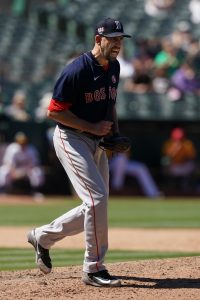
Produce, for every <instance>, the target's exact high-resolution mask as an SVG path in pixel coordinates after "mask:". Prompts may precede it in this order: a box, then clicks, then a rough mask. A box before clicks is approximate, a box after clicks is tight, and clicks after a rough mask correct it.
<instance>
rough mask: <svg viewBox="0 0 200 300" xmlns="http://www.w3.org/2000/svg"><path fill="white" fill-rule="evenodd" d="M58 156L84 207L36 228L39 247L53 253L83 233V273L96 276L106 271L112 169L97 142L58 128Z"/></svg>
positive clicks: (55, 143) (79, 207)
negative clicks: (57, 245)
mask: <svg viewBox="0 0 200 300" xmlns="http://www.w3.org/2000/svg"><path fill="white" fill-rule="evenodd" d="M53 141H54V147H55V151H56V155H57V157H58V158H59V160H60V162H61V164H62V165H63V167H64V169H65V171H66V173H67V175H68V177H69V179H70V181H71V183H72V185H73V187H74V189H75V191H76V193H77V195H78V196H79V198H80V199H81V200H82V204H81V205H80V206H78V207H75V208H73V209H72V210H70V211H68V212H66V213H65V214H63V215H62V216H60V217H58V218H57V219H55V220H54V221H52V222H51V223H50V224H47V225H44V226H41V227H38V228H36V239H37V241H38V243H39V244H40V245H41V246H42V247H44V248H46V249H50V248H51V247H52V246H53V245H54V244H55V243H56V242H57V241H59V240H61V239H63V238H65V237H67V236H71V235H75V234H78V233H80V232H83V231H84V234H85V247H86V249H85V256H84V263H83V271H84V272H87V273H94V272H97V271H101V270H104V269H105V266H104V265H103V262H104V257H105V254H106V252H107V249H108V222H107V204H108V195H109V169H108V159H107V156H106V153H105V151H103V150H102V149H100V148H99V147H98V140H94V139H91V138H89V137H87V136H85V135H84V134H82V133H78V132H75V131H71V130H68V129H65V130H63V129H60V128H59V127H58V126H57V127H56V129H55V132H54V137H53Z"/></svg>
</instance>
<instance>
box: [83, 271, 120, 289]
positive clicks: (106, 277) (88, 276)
mask: <svg viewBox="0 0 200 300" xmlns="http://www.w3.org/2000/svg"><path fill="white" fill-rule="evenodd" d="M82 281H83V282H84V283H85V284H89V285H93V286H99V287H101V286H104V287H106V286H107V287H116V286H121V281H120V280H119V279H118V278H116V277H114V276H111V275H110V274H109V273H108V271H107V270H103V271H99V272H96V273H85V272H83V277H82Z"/></svg>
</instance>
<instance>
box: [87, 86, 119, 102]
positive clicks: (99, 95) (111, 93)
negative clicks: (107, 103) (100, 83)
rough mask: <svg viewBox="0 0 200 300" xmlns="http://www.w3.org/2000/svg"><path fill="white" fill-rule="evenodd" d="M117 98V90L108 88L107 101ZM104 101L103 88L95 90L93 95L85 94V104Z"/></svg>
mask: <svg viewBox="0 0 200 300" xmlns="http://www.w3.org/2000/svg"><path fill="white" fill-rule="evenodd" d="M116 96H117V90H116V88H115V87H113V88H112V87H111V86H110V87H109V99H112V100H115V99H116ZM102 100H106V91H105V88H101V89H100V90H96V91H94V92H93V93H85V103H91V102H93V101H97V102H98V101H102Z"/></svg>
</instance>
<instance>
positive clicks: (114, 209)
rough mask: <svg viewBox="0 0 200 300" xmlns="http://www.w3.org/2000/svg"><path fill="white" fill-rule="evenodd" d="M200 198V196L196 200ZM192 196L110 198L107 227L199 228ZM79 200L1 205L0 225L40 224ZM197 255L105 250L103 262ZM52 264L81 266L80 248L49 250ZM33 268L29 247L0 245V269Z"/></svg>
mask: <svg viewBox="0 0 200 300" xmlns="http://www.w3.org/2000/svg"><path fill="white" fill-rule="evenodd" d="M199 200H200V199H199ZM199 200H198V199H195V200H194V199H193V198H179V199H175V198H174V199H172V198H170V199H164V200H159V201H157V200H148V199H145V198H135V197H134V198H111V199H110V201H109V226H110V227H129V228H130V227H132V228H200V201H199ZM79 204H80V201H78V200H75V199H73V200H72V199H71V198H68V197H66V199H63V198H54V199H53V198H50V199H47V200H45V201H44V202H43V203H34V202H30V203H26V204H25V203H24V204H14V203H13V204H12V203H11V204H10V203H9V204H8V205H7V204H0V226H30V227H32V226H40V225H43V224H47V223H49V222H51V221H52V220H53V219H55V218H56V217H58V216H60V215H61V214H64V213H65V212H67V211H68V210H69V209H72V208H73V207H75V206H77V205H79ZM197 255H198V256H199V255H200V253H189V252H185V253H183V252H159V251H153V252H152V251H121V250H115V251H114V250H111V251H109V252H108V254H107V257H106V262H122V261H131V260H138V259H155V258H170V257H181V256H197ZM51 256H52V259H53V264H54V266H67V265H81V264H82V262H83V256H84V253H83V250H61V249H54V248H53V249H52V251H51ZM29 268H35V263H34V253H33V250H32V249H19V248H18V249H13V248H0V270H18V269H29Z"/></svg>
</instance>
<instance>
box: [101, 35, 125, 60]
mask: <svg viewBox="0 0 200 300" xmlns="http://www.w3.org/2000/svg"><path fill="white" fill-rule="evenodd" d="M122 40H123V36H117V37H112V38H111V37H109V38H108V37H102V39H101V51H102V55H103V57H104V58H105V59H106V60H115V59H116V58H117V56H118V54H119V51H120V49H121V45H122Z"/></svg>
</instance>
